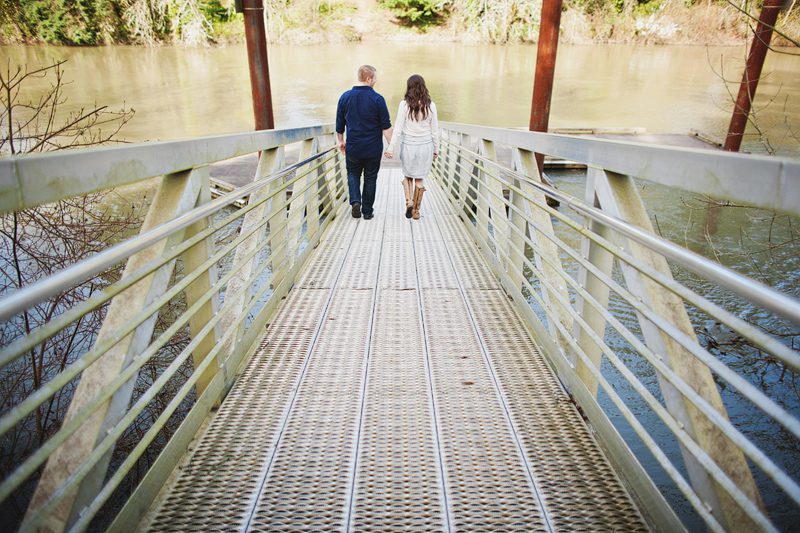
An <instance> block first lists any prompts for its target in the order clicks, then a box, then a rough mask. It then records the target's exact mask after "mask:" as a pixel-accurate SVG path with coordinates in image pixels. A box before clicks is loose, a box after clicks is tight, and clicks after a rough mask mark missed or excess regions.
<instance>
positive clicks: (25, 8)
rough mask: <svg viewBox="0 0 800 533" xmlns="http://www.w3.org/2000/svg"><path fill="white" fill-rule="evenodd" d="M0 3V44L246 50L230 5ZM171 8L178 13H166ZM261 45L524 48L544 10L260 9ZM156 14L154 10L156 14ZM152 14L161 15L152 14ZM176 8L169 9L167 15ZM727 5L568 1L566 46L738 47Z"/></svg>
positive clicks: (421, 6) (793, 16)
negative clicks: (264, 25) (428, 44)
mask: <svg viewBox="0 0 800 533" xmlns="http://www.w3.org/2000/svg"><path fill="white" fill-rule="evenodd" d="M49 1H50V3H51V4H52V6H50V7H52V9H44V8H42V4H43V2H41V1H39V0H20V1H19V2H10V3H8V4H7V3H6V2H0V5H2V7H3V9H0V44H18V43H27V44H39V43H47V44H59V45H103V44H134V45H148V46H159V45H168V44H179V45H185V46H214V45H225V44H232V43H241V42H243V41H244V25H243V22H242V15H241V14H237V13H235V12H234V10H233V0H181V1H180V2H177V0H161V1H160V2H158V3H155V2H153V1H152V0H98V1H97V2H96V7H95V8H93V9H92V10H76V9H74V8H71V7H69V5H70V4H69V3H68V2H64V0H49ZM172 4H175V5H174V6H172ZM264 5H265V10H266V19H267V38H268V40H269V41H270V42H271V43H274V44H292V45H298V44H321V43H341V42H376V43H377V42H386V41H394V42H409V41H422V42H463V43H492V44H504V43H531V42H536V39H537V38H538V32H539V16H540V11H541V1H540V0H538V1H537V0H534V1H523V0H497V1H494V2H471V1H468V0H447V1H434V0H292V1H289V0H265V1H264ZM154 6H155V7H154ZM793 7H794V6H793V5H792V8H789V9H788V10H787V11H785V12H783V13H782V14H781V15H780V17H779V19H778V23H777V25H776V26H777V27H776V29H777V32H776V34H775V36H774V38H773V44H774V45H776V46H790V45H793V44H794V45H796V44H797V43H798V42H799V41H800V9H794V8H793ZM156 8H158V9H156ZM173 8H174V9H173ZM748 9H750V11H749V13H746V12H744V11H742V10H741V9H740V7H738V6H737V5H735V4H733V3H732V2H728V1H727V0H698V1H692V2H686V1H684V0H618V1H616V2H602V1H600V0H565V1H564V9H563V12H562V19H561V33H560V40H561V42H562V43H565V44H592V43H606V44H607V43H616V44H618V43H627V44H647V45H653V44H656V45H735V44H741V43H743V42H745V41H746V40H747V39H748V36H749V35H750V34H751V30H750V27H751V26H752V24H753V18H754V17H756V18H757V17H758V9H757V8H756V6H755V5H753V7H752V8H748Z"/></svg>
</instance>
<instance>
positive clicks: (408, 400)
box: [0, 124, 800, 531]
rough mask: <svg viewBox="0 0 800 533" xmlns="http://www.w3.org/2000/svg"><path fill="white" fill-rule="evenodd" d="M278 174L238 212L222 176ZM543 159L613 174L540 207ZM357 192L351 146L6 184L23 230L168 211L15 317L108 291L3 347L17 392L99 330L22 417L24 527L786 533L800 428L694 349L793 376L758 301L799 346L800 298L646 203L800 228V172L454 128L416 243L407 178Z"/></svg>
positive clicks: (4, 489)
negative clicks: (42, 361)
mask: <svg viewBox="0 0 800 533" xmlns="http://www.w3.org/2000/svg"><path fill="white" fill-rule="evenodd" d="M252 153H259V154H260V156H259V160H258V169H257V171H256V173H255V175H254V176H253V177H252V180H251V181H250V182H249V183H248V184H246V185H244V186H242V187H239V188H236V189H234V190H233V191H232V192H229V193H225V194H223V195H222V196H220V197H218V198H216V199H212V197H211V187H210V181H209V168H210V166H212V165H215V164H219V163H220V162H224V161H227V160H230V159H232V158H235V157H239V156H243V155H246V154H252ZM535 153H540V154H546V155H549V156H553V157H558V158H562V159H566V160H569V161H573V162H576V163H581V164H584V165H586V166H587V167H588V170H587V173H586V176H585V179H583V182H582V185H581V188H582V190H583V192H581V193H577V194H576V193H574V191H573V193H570V192H568V191H566V190H562V189H557V188H554V187H552V186H550V185H548V184H546V183H545V182H543V181H542V179H541V177H540V173H539V171H538V170H537V165H536V161H535ZM346 180H347V178H346V174H345V170H344V164H343V158H342V156H341V155H340V154H339V153H338V152H337V151H336V150H335V149H334V148H333V130H332V126H330V125H320V126H315V127H308V128H298V129H287V130H274V131H263V132H256V133H246V134H237V135H228V136H220V137H209V138H201V139H191V140H186V141H172V142H155V143H146V144H141V145H126V146H121V147H112V148H103V149H93V150H82V151H75V152H70V153H55V154H47V155H36V156H28V157H12V158H6V159H3V160H0V210H1V211H2V213H5V216H6V217H10V216H12V215H13V214H16V213H19V212H21V211H22V210H26V209H30V208H33V207H36V206H44V207H40V209H47V207H46V206H47V205H51V204H53V203H54V202H58V201H62V200H64V199H68V198H75V197H81V196H83V195H86V194H89V193H94V192H97V191H109V190H122V189H121V188H123V187H127V188H128V189H130V187H132V186H136V185H137V184H138V186H139V187H140V189H137V190H141V191H145V192H146V193H147V194H149V195H150V196H151V197H152V198H151V200H150V201H149V210H148V211H147V215H146V217H145V219H144V221H143V223H142V225H141V228H140V230H139V232H138V234H136V235H131V236H129V237H128V238H126V239H124V240H121V242H118V243H116V244H114V245H111V246H108V247H107V248H106V249H104V250H103V251H100V252H99V253H97V254H95V255H93V256H91V257H89V258H87V259H84V260H82V261H80V262H77V263H74V264H65V265H64V266H63V268H62V269H61V270H59V271H57V272H53V273H51V274H50V275H48V276H46V277H42V278H41V279H40V280H39V281H38V282H36V283H33V284H31V285H29V286H24V287H22V288H19V289H18V290H16V291H13V292H10V293H7V294H4V295H2V299H0V315H2V320H3V321H7V322H8V321H22V320H25V317H26V316H27V315H26V313H29V312H32V311H31V310H32V309H35V308H36V307H37V306H40V305H41V304H42V302H46V301H52V300H53V299H58V298H59V295H62V294H64V293H65V292H67V291H79V292H80V293H81V294H83V295H84V296H85V297H84V298H82V299H79V300H78V301H77V303H75V304H74V305H71V306H64V305H61V306H58V305H56V306H54V309H55V311H54V312H53V313H52V316H49V317H48V320H47V321H46V323H44V324H43V325H41V326H40V327H38V328H33V329H30V331H28V332H27V334H26V335H23V336H21V337H19V338H16V339H13V340H11V341H9V342H8V343H7V344H6V345H4V346H2V351H1V352H0V368H2V369H3V372H9V371H10V370H12V369H14V368H20V367H22V366H24V365H26V361H28V360H29V359H30V358H32V357H37V356H38V355H39V354H42V353H47V352H48V350H54V349H56V348H54V346H60V345H61V344H58V343H57V342H55V341H57V340H58V339H59V338H60V336H64V335H65V334H66V333H68V332H69V331H72V330H70V328H71V327H73V326H74V325H75V324H76V323H80V322H81V321H82V320H86V319H87V317H90V316H100V317H101V319H102V327H101V328H100V329H99V332H97V333H96V335H95V336H94V338H93V339H92V342H91V347H90V348H88V349H86V350H83V352H82V353H79V354H77V355H76V356H75V357H72V358H71V359H69V360H68V362H67V363H66V364H65V365H63V366H62V367H61V368H57V369H56V370H55V371H53V372H51V373H50V374H48V375H45V376H40V384H39V386H37V387H35V388H32V389H31V392H30V393H29V394H26V395H24V396H19V395H17V396H14V397H11V398H7V399H6V400H5V403H4V405H5V408H4V410H3V411H2V416H0V435H3V439H4V440H3V444H2V446H3V450H4V453H5V454H7V455H8V454H11V455H12V457H13V461H12V464H11V467H10V468H7V470H6V473H5V477H4V478H3V479H2V481H1V482H0V501H2V502H3V505H4V506H5V507H4V509H9V508H11V505H10V503H9V502H15V503H14V505H16V507H17V508H18V509H20V511H19V512H20V514H19V519H18V521H16V522H13V521H12V522H7V523H8V524H13V527H14V528H20V529H21V530H23V531H63V530H69V531H83V530H87V529H92V530H96V529H109V530H112V531H130V530H147V531H173V530H174V531H189V530H192V531H234V530H235V531H245V530H254V531H279V530H280V531H299V530H309V531H311V530H313V531H323V530H340V531H341V530H347V531H351V530H352V531H361V530H389V531H393V530H400V529H403V530H420V531H432V530H437V531H440V530H443V531H459V530H479V531H489V530H494V531H508V530H523V531H573V530H592V531H611V530H613V531H639V530H657V531H680V530H684V529H689V530H697V529H703V528H706V529H708V530H712V531H723V530H740V531H745V530H746V531H756V530H759V531H760V530H764V531H769V530H776V529H778V528H779V527H780V526H779V524H780V523H786V522H785V521H784V522H779V521H777V519H776V517H780V516H783V517H784V520H785V517H786V516H787V513H788V516H792V515H793V516H795V517H797V516H798V512H800V511H799V509H800V487H798V479H797V476H798V470H797V469H796V468H794V470H792V469H791V467H792V465H791V464H784V461H782V460H780V459H778V458H776V455H775V452H776V450H775V449H774V448H771V447H770V446H765V445H764V444H763V443H762V441H760V440H759V439H758V438H756V437H757V436H756V437H754V436H753V435H752V432H748V427H747V423H746V422H742V420H752V416H753V413H754V412H755V413H757V417H758V418H759V420H760V419H763V420H765V421H768V422H769V424H772V426H768V427H774V428H776V429H775V431H776V432H780V434H781V435H782V437H781V439H782V440H781V442H784V443H786V447H787V448H788V449H795V450H796V449H797V445H798V441H799V438H800V421H798V416H797V415H798V413H797V412H792V409H791V408H788V407H786V406H785V405H784V404H783V403H782V402H781V400H780V399H779V398H774V397H771V396H770V394H769V391H764V390H763V389H762V388H760V387H758V384H757V383H754V381H753V379H751V378H750V377H749V376H748V375H746V374H745V373H743V372H742V368H741V367H740V366H737V365H733V364H729V361H727V360H726V359H724V358H722V357H720V356H719V354H718V353H717V352H715V351H714V350H713V349H712V347H710V346H709V345H708V343H704V342H702V339H700V340H698V334H697V331H698V330H699V329H700V328H701V327H703V325H704V324H707V323H709V322H713V323H715V324H721V325H724V327H725V328H728V330H729V331H731V332H733V334H735V335H736V336H737V338H740V339H743V342H744V341H746V342H747V343H748V345H750V346H753V347H755V349H756V353H757V354H759V355H758V357H761V358H764V359H765V360H767V359H769V360H771V361H775V362H777V364H779V365H782V366H783V368H784V369H785V372H787V373H789V374H793V373H796V372H797V371H798V370H800V354H798V352H797V351H795V349H794V347H792V346H791V345H790V344H789V343H787V341H786V339H785V338H784V337H781V336H780V335H778V334H777V333H775V332H770V331H766V330H764V329H763V328H760V327H757V326H756V325H754V324H752V323H751V322H749V321H747V320H745V319H744V318H743V317H742V316H740V314H741V313H739V312H738V311H737V310H736V309H740V308H741V307H735V306H733V305H732V304H731V302H745V305H746V306H747V309H749V310H750V313H749V314H752V313H759V314H766V315H769V316H774V317H775V318H776V320H780V321H783V322H785V323H786V324H790V325H792V326H793V327H796V326H798V325H800V304H799V303H798V301H797V300H796V299H795V298H794V297H793V296H792V295H787V294H785V293H782V292H780V291H778V290H776V289H775V288H771V287H768V286H765V285H763V284H761V283H759V282H758V281H756V280H753V279H750V278H748V277H746V276H744V275H742V274H739V273H737V272H734V271H732V270H730V269H729V268H727V267H725V266H724V265H722V264H719V263H718V262H717V261H715V260H713V259H708V258H706V257H703V256H700V255H698V254H696V253H694V252H692V251H690V250H688V249H686V248H685V247H683V246H681V245H679V244H676V243H673V242H670V241H669V240H667V239H665V238H662V237H661V236H660V235H659V231H657V228H656V229H654V227H653V219H652V217H651V216H650V215H649V213H648V206H646V205H644V203H643V201H642V198H641V195H640V189H641V187H643V186H644V187H670V188H674V190H675V191H676V192H675V201H679V200H678V196H679V194H680V193H679V192H678V191H685V192H689V193H696V194H701V195H708V196H709V197H713V198H716V199H722V200H728V201H731V202H735V203H737V204H746V205H750V206H755V207H759V208H763V209H768V210H773V211H775V212H778V213H784V214H789V215H791V216H798V215H800V163H799V162H798V161H797V160H791V159H786V158H777V157H761V156H753V155H742V154H731V153H722V152H718V151H714V150H700V149H689V148H675V147H668V146H660V145H648V144H643V143H636V142H625V141H620V140H603V139H596V138H595V139H591V138H578V137H573V136H566V135H554V134H542V133H532V132H527V131H519V130H513V129H502V128H488V127H482V126H474V125H464V124H445V125H444V127H443V131H442V138H441V154H440V157H439V158H438V160H437V161H436V162H435V164H434V170H433V174H432V176H431V177H430V179H428V180H427V189H428V191H427V193H426V195H425V197H424V199H423V205H422V210H421V213H422V216H421V218H420V219H419V220H409V219H406V218H405V216H404V211H405V208H404V199H403V194H402V187H401V184H400V180H401V174H400V170H399V169H397V168H385V169H384V170H382V171H381V174H380V176H379V182H378V195H377V199H376V211H375V212H376V216H375V217H374V218H373V219H371V220H364V219H354V218H352V217H351V216H350V211H349V209H348V207H349V206H348V205H347V204H348V202H347V194H346V190H347V186H346ZM142 194H144V192H143V193H142ZM556 203H558V204H559V205H558V206H556V207H553V205H555V204H556ZM237 205H238V206H239V207H237ZM241 206H243V207H241ZM58 252H59V251H58V250H54V253H58ZM20 253H21V254H24V249H23V250H21V251H20ZM110 272H118V273H119V274H117V275H112V274H110ZM675 272H680V273H681V276H680V277H679V276H677V275H673V274H675ZM687 277H689V278H692V279H694V280H697V283H694V284H693V285H692V286H691V287H690V286H689V285H688V284H686V283H683V282H681V281H680V279H686V278H687ZM704 287H706V288H709V287H713V288H717V289H720V288H721V289H722V290H723V292H724V294H725V295H727V296H726V297H725V298H712V297H711V296H709V295H708V294H706V292H705V291H704V290H703V288H704ZM70 301H76V300H75V299H72V300H70ZM65 332H66V333H65ZM65 391H66V394H64V393H65ZM731 395H734V396H735V397H736V399H737V401H738V402H739V403H737V404H736V406H737V407H736V408H735V409H731V408H730V407H729V404H728V403H727V402H728V401H729V399H730V397H731ZM56 396H57V397H59V398H66V400H64V401H63V403H59V404H58V405H56V406H54V407H52V408H53V409H55V410H56V411H58V412H59V413H60V414H61V419H60V422H59V424H58V425H57V426H56V427H54V428H53V429H52V431H49V432H48V434H47V435H46V438H43V439H41V441H40V442H38V443H37V445H36V446H34V448H33V451H31V452H30V453H28V454H26V455H25V456H20V457H14V456H13V453H12V450H13V445H14V442H12V441H11V439H10V437H9V436H10V435H12V434H17V433H15V432H14V430H15V428H19V427H21V426H23V425H25V424H31V423H32V422H31V421H32V420H36V419H37V416H39V415H38V413H39V412H40V411H41V409H43V406H47V405H49V406H52V399H53V398H54V397H56ZM59 410H60V411H59ZM745 414H747V415H748V417H745V416H744V415H745ZM131 435H135V439H134V440H133V443H132V444H131V445H129V446H122V445H121V444H120V443H121V442H122V441H123V440H125V441H126V442H131V438H130V436H131ZM795 459H796V457H795ZM790 462H791V461H790ZM795 462H796V461H795ZM776 494H778V495H780V499H777V500H776V499H775V495H776ZM776 501H779V502H782V503H780V504H776V503H775V502H776Z"/></svg>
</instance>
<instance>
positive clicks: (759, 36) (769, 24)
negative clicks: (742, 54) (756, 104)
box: [724, 0, 783, 152]
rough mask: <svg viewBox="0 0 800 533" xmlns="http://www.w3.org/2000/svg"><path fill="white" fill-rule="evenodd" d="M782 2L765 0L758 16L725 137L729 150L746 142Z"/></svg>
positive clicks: (780, 0) (781, 0)
mask: <svg viewBox="0 0 800 533" xmlns="http://www.w3.org/2000/svg"><path fill="white" fill-rule="evenodd" d="M782 4H783V0H765V1H764V7H762V8H761V16H760V17H759V18H758V25H757V26H756V31H755V35H754V36H753V43H752V44H751V45H750V53H749V54H748V55H747V64H746V65H745V69H744V75H743V76H742V84H741V85H740V86H739V95H738V96H737V97H736V105H735V107H734V108H733V116H731V124H730V126H729V127H728V136H727V137H726V138H725V147H724V149H725V150H727V151H729V152H738V151H739V147H740V146H741V145H742V136H743V135H744V130H745V127H746V126H747V116H748V115H749V114H750V107H751V106H752V104H753V99H754V98H755V96H756V87H758V79H759V78H760V77H761V67H763V66H764V58H765V57H766V56H767V50H768V49H769V41H770V39H772V30H773V28H774V27H775V21H776V20H777V19H778V12H779V11H780V9H781V5H782Z"/></svg>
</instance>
